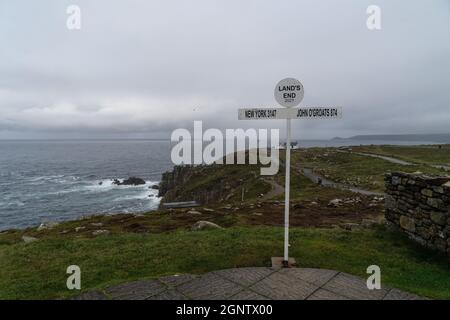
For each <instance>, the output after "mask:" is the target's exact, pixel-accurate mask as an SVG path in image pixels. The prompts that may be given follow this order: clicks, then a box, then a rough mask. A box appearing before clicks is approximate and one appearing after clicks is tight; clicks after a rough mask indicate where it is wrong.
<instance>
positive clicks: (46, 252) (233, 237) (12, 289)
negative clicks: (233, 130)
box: [0, 227, 450, 299]
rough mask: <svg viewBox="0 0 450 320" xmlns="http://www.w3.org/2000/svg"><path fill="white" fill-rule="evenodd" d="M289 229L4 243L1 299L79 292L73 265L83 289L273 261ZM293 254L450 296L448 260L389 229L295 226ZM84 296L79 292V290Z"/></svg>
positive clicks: (313, 263) (305, 263) (310, 262)
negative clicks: (69, 280)
mask: <svg viewBox="0 0 450 320" xmlns="http://www.w3.org/2000/svg"><path fill="white" fill-rule="evenodd" d="M282 248H283V229H282V228H278V227H232V228H227V229H223V230H209V231H200V232H191V231H186V230H177V231H174V232H165V233H156V234H135V233H124V234H112V235H109V236H108V235H107V236H99V237H96V238H83V237H81V238H75V237H72V238H69V239H67V238H66V239H63V238H61V237H58V236H54V237H49V238H45V239H42V240H40V241H38V242H33V243H29V244H25V243H14V244H3V245H0V299H36V298H37V299H49V298H50V299H52V298H64V297H68V296H70V295H71V294H72V295H73V294H74V293H73V292H71V291H68V290H67V289H66V287H65V283H66V277H67V275H66V268H67V266H69V265H72V264H76V265H79V266H80V267H81V270H82V288H83V290H84V291H87V290H93V289H97V288H103V287H106V286H109V285H113V284H116V283H121V282H125V281H131V280H135V279H142V278H155V277H159V276H162V275H168V274H174V273H194V274H200V273H204V272H208V271H212V270H218V269H224V268H232V267H245V266H268V265H269V263H270V257H271V256H277V255H280V252H282ZM291 255H292V256H294V257H295V258H296V259H297V261H298V262H299V263H300V266H302V267H314V268H329V269H337V270H340V271H343V272H348V273H351V274H355V275H359V276H362V277H367V274H366V268H367V267H368V266H369V265H372V264H376V265H379V266H380V267H381V272H382V283H383V284H384V285H389V286H393V287H397V288H400V289H403V290H407V291H410V292H413V293H416V294H419V295H424V296H427V297H430V298H438V299H450V291H449V290H448V288H450V268H449V267H448V262H447V261H446V259H445V258H443V257H441V256H439V255H435V254H434V253H432V252H430V251H428V250H424V249H421V248H419V247H417V246H416V245H415V244H413V243H412V242H411V241H409V240H407V239H405V238H404V237H403V236H401V235H398V234H394V233H391V232H389V231H387V230H385V229H384V228H382V227H378V228H376V229H369V230H363V231H358V232H348V231H343V230H335V229H308V228H307V229H302V228H292V229H291ZM78 293H79V292H78Z"/></svg>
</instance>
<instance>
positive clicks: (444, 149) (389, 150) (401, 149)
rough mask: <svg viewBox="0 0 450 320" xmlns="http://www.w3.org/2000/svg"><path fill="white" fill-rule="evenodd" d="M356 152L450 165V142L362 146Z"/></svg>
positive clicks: (354, 149)
mask: <svg viewBox="0 0 450 320" xmlns="http://www.w3.org/2000/svg"><path fill="white" fill-rule="evenodd" d="M352 149H353V151H356V152H367V153H374V154H380V155H385V156H389V157H394V158H398V159H402V160H405V161H410V162H415V163H423V164H431V165H448V166H450V144H445V145H423V146H390V145H382V146H360V147H352Z"/></svg>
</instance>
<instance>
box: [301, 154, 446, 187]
mask: <svg viewBox="0 0 450 320" xmlns="http://www.w3.org/2000/svg"><path fill="white" fill-rule="evenodd" d="M292 157H293V160H292V163H293V165H296V164H298V165H299V166H304V167H308V168H311V169H314V171H316V172H317V173H319V174H321V175H323V176H325V177H327V178H329V179H331V180H333V181H335V182H339V183H343V184H347V185H352V186H355V187H359V188H362V189H366V190H371V191H377V192H383V190H384V174H385V173H386V172H392V171H403V172H416V171H420V172H423V173H426V174H430V175H445V174H446V171H444V170H442V169H437V168H433V167H430V166H429V165H425V164H421V165H400V164H395V163H391V162H389V161H386V160H383V159H377V158H373V157H368V156H364V155H358V154H352V153H344V152H338V151H337V150H336V149H335V148H311V149H303V150H296V151H295V152H293V156H292Z"/></svg>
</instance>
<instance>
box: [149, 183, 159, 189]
mask: <svg viewBox="0 0 450 320" xmlns="http://www.w3.org/2000/svg"><path fill="white" fill-rule="evenodd" d="M150 189H154V190H159V185H157V184H154V185H152V186H151V187H150Z"/></svg>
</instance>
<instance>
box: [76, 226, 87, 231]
mask: <svg viewBox="0 0 450 320" xmlns="http://www.w3.org/2000/svg"><path fill="white" fill-rule="evenodd" d="M84 229H86V227H76V228H75V232H80V231H82V230H84Z"/></svg>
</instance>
